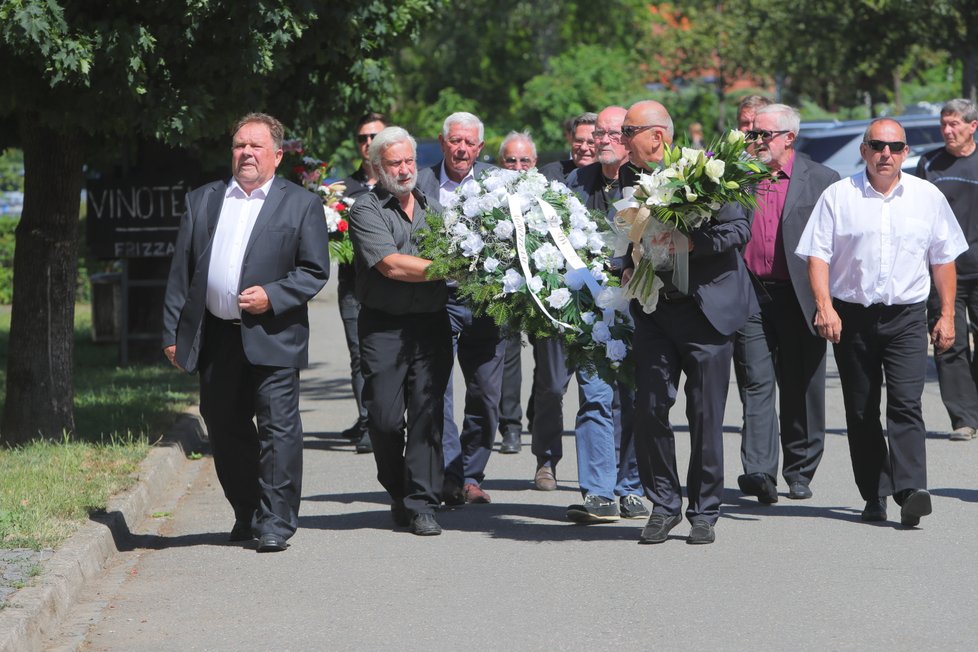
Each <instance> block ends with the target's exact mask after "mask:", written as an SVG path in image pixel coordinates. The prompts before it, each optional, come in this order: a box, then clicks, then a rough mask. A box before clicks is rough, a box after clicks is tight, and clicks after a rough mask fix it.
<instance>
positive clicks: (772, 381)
mask: <svg viewBox="0 0 978 652" xmlns="http://www.w3.org/2000/svg"><path fill="white" fill-rule="evenodd" d="M800 121H801V117H800V116H799V114H798V111H796V110H795V109H793V108H792V107H790V106H786V105H784V104H768V105H765V106H762V107H760V108H758V109H757V112H756V113H755V114H754V121H753V123H752V124H751V128H750V130H748V131H747V140H748V141H749V142H751V143H752V145H751V149H752V151H753V153H754V154H755V155H756V156H757V157H758V158H759V159H760V160H761V162H763V163H764V164H765V165H767V166H768V167H769V168H770V169H771V170H773V171H774V172H776V173H777V175H778V179H777V180H776V181H770V182H768V181H765V182H762V183H761V184H760V185H759V186H758V188H757V192H756V195H755V197H756V199H757V209H756V210H754V211H753V212H752V213H751V239H750V242H748V243H747V246H746V247H744V262H745V263H746V264H747V269H749V270H750V272H751V277H752V280H753V281H754V286H755V289H756V291H757V296H758V299H759V301H760V304H761V312H759V313H757V314H755V315H752V316H751V317H750V319H748V320H747V323H746V324H744V327H743V328H741V329H740V330H739V331H737V335H736V337H735V339H734V369H735V371H736V372H737V383H738V385H739V386H740V396H741V400H742V401H743V404H744V423H743V430H742V437H743V439H742V442H741V447H740V459H741V462H742V464H743V467H744V473H743V475H741V476H740V477H738V478H737V484H738V485H739V486H740V489H741V491H743V492H744V493H745V494H748V495H751V496H757V498H758V500H759V501H760V502H761V503H762V504H766V505H769V504H771V503H776V502H778V491H777V480H776V478H777V477H778V457H779V455H778V453H779V450H778V449H779V448H781V449H782V450H783V452H784V459H783V466H782V467H781V468H782V475H783V477H784V479H785V482H787V484H788V497H789V498H793V499H796V500H803V499H806V498H810V497H811V495H812V491H811V489H810V488H809V485H810V484H811V481H812V478H813V477H814V475H815V469H816V468H817V467H818V463H819V460H820V459H821V457H822V450H823V446H824V442H825V340H824V339H823V338H822V337H820V336H819V335H818V333H816V332H815V327H814V326H813V325H812V319H813V318H814V316H815V299H814V297H813V296H812V290H811V286H810V285H809V283H808V269H807V266H806V265H805V262H804V261H803V260H801V259H800V258H798V257H797V256H794V255H793V252H794V250H795V247H797V246H798V240H799V238H801V233H802V231H803V230H804V229H805V225H807V224H808V219H809V217H811V214H812V208H814V206H815V202H816V201H818V198H819V196H820V195H821V194H822V191H824V190H825V189H826V188H828V187H829V186H830V185H832V184H833V183H835V182H836V181H838V180H839V175H838V173H836V172H835V171H834V170H831V169H829V168H827V167H825V166H824V165H820V164H818V163H815V162H814V161H812V160H811V159H809V158H807V157H801V156H796V155H795V149H794V144H795V138H796V137H797V136H798V130H799V126H800ZM775 396H777V397H778V399H779V400H778V402H777V404H776V403H775ZM779 413H780V414H779ZM779 434H780V437H779ZM779 440H780V441H779ZM779 444H780V446H779Z"/></svg>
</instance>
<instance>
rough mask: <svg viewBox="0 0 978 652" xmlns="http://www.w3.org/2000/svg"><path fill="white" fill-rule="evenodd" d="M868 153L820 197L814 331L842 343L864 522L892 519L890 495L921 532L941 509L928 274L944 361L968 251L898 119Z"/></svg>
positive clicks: (879, 123) (879, 129)
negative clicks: (912, 162) (929, 440)
mask: <svg viewBox="0 0 978 652" xmlns="http://www.w3.org/2000/svg"><path fill="white" fill-rule="evenodd" d="M859 152H860V154H861V155H862V158H863V161H865V162H866V169H865V170H864V171H862V172H858V173H856V174H854V175H853V176H851V177H849V178H847V179H843V180H842V181H839V182H837V183H834V184H832V185H831V186H829V187H828V189H827V190H826V191H825V192H824V193H822V196H821V197H820V198H819V200H818V203H817V204H816V205H815V210H814V211H813V212H812V217H811V219H810V220H809V222H808V226H807V227H806V228H805V231H804V233H802V236H801V240H800V242H799V244H798V247H797V249H795V253H796V254H798V255H799V256H801V257H803V258H807V259H808V278H809V282H810V283H811V286H812V294H813V295H814V296H815V328H816V330H817V331H818V334H819V335H820V336H822V337H824V338H825V339H827V340H828V341H830V342H832V343H833V344H834V345H835V361H836V364H837V365H838V367H839V379H840V380H841V381H842V396H843V399H844V401H845V409H846V431H847V436H848V439H849V455H850V457H851V458H852V471H853V475H854V476H855V479H856V486H857V487H859V493H860V495H861V496H862V498H863V500H865V501H866V507H865V508H864V509H863V512H862V520H864V521H869V522H873V521H885V520H886V497H887V496H890V495H892V496H893V498H894V500H895V501H896V503H897V504H898V505H900V522H901V523H902V524H903V525H905V526H908V527H914V526H916V525H917V524H919V523H920V519H921V517H923V516H927V515H928V514H930V513H931V500H930V494H929V493H928V492H927V460H926V451H925V441H926V434H927V432H926V430H925V428H924V419H923V413H922V407H921V395H922V394H923V391H924V380H925V377H926V373H927V314H926V306H925V304H926V301H927V295H928V293H929V290H930V279H929V278H928V269H929V271H930V275H931V276H932V277H933V282H934V286H935V287H936V290H937V294H938V296H939V297H940V301H941V311H940V317H939V319H938V320H937V321H936V323H935V324H934V327H933V330H932V331H931V336H930V339H931V343H932V344H933V345H934V350H935V351H936V352H938V353H941V352H942V351H945V350H947V348H948V347H949V346H951V344H952V343H953V342H954V294H955V274H954V259H955V258H957V256H958V255H959V254H960V253H961V252H963V251H966V250H967V249H968V244H967V242H966V241H965V238H964V234H963V233H962V232H961V227H960V226H958V222H957V220H956V219H955V218H954V213H953V212H952V211H951V207H950V206H948V203H947V200H946V199H945V198H944V195H942V194H941V192H940V190H938V189H937V188H936V187H935V186H934V185H933V184H931V183H929V182H927V181H924V180H922V179H918V178H917V177H915V176H913V175H910V174H903V173H902V172H901V171H900V168H901V167H902V165H903V162H904V161H905V160H906V158H907V152H908V147H907V139H906V134H905V133H904V131H903V127H902V126H901V125H900V123H899V122H896V121H895V120H892V119H889V118H880V119H877V120H874V121H873V122H872V123H870V125H869V127H868V128H867V129H866V133H865V135H864V136H863V143H862V144H861V145H860V146H859ZM884 378H885V379H886V435H885V436H884V434H883V428H882V426H881V425H880V397H881V395H882V388H883V380H884ZM887 440H889V450H887Z"/></svg>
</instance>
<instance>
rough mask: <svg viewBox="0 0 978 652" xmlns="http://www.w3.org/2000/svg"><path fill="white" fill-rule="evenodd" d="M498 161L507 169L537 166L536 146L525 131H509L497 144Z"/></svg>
mask: <svg viewBox="0 0 978 652" xmlns="http://www.w3.org/2000/svg"><path fill="white" fill-rule="evenodd" d="M499 163H500V165H502V167H504V168H506V169H507V170H517V171H522V170H529V169H530V168H535V167H536V166H537V146H536V145H535V144H534V143H533V138H531V137H530V134H529V133H528V132H526V131H522V132H520V131H511V132H509V133H508V134H506V137H505V138H503V142H502V143H500V145H499Z"/></svg>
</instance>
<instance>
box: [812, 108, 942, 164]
mask: <svg viewBox="0 0 978 652" xmlns="http://www.w3.org/2000/svg"><path fill="white" fill-rule="evenodd" d="M894 120H896V121H898V122H899V123H900V124H902V125H903V128H904V130H905V131H906V132H907V144H908V145H910V152H909V154H908V155H907V160H906V162H905V163H904V165H903V169H904V170H906V171H908V172H913V171H914V169H916V167H917V160H918V159H919V158H920V155H921V154H923V153H925V152H928V151H930V150H932V149H934V148H936V147H940V146H941V145H943V144H944V140H943V139H942V138H941V117H940V116H939V115H919V114H918V115H903V116H896V117H895V118H894ZM869 123H870V120H849V121H846V122H841V123H839V124H838V125H837V126H834V127H827V128H824V129H818V130H812V131H809V130H806V129H804V128H803V129H802V130H801V133H800V134H799V135H798V140H797V141H796V144H795V148H796V149H797V150H798V151H800V152H804V153H805V154H807V155H808V156H810V157H811V158H812V160H813V161H816V162H818V163H822V164H823V165H827V166H828V167H830V168H832V169H833V170H835V171H836V172H838V173H839V175H840V176H842V177H848V176H850V175H852V174H855V173H856V172H858V171H859V170H861V169H862V168H863V160H862V157H861V156H860V155H859V144H860V143H861V142H863V134H864V133H865V131H866V127H868V126H869Z"/></svg>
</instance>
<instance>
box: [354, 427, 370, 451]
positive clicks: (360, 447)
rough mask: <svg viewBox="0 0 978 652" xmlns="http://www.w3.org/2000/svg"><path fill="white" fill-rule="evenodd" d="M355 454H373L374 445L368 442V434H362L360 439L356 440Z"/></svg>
mask: <svg viewBox="0 0 978 652" xmlns="http://www.w3.org/2000/svg"><path fill="white" fill-rule="evenodd" d="M357 452H358V453H373V452H374V445H373V443H371V441H370V435H369V434H368V433H366V432H365V433H363V434H362V435H360V439H358V440H357Z"/></svg>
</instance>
